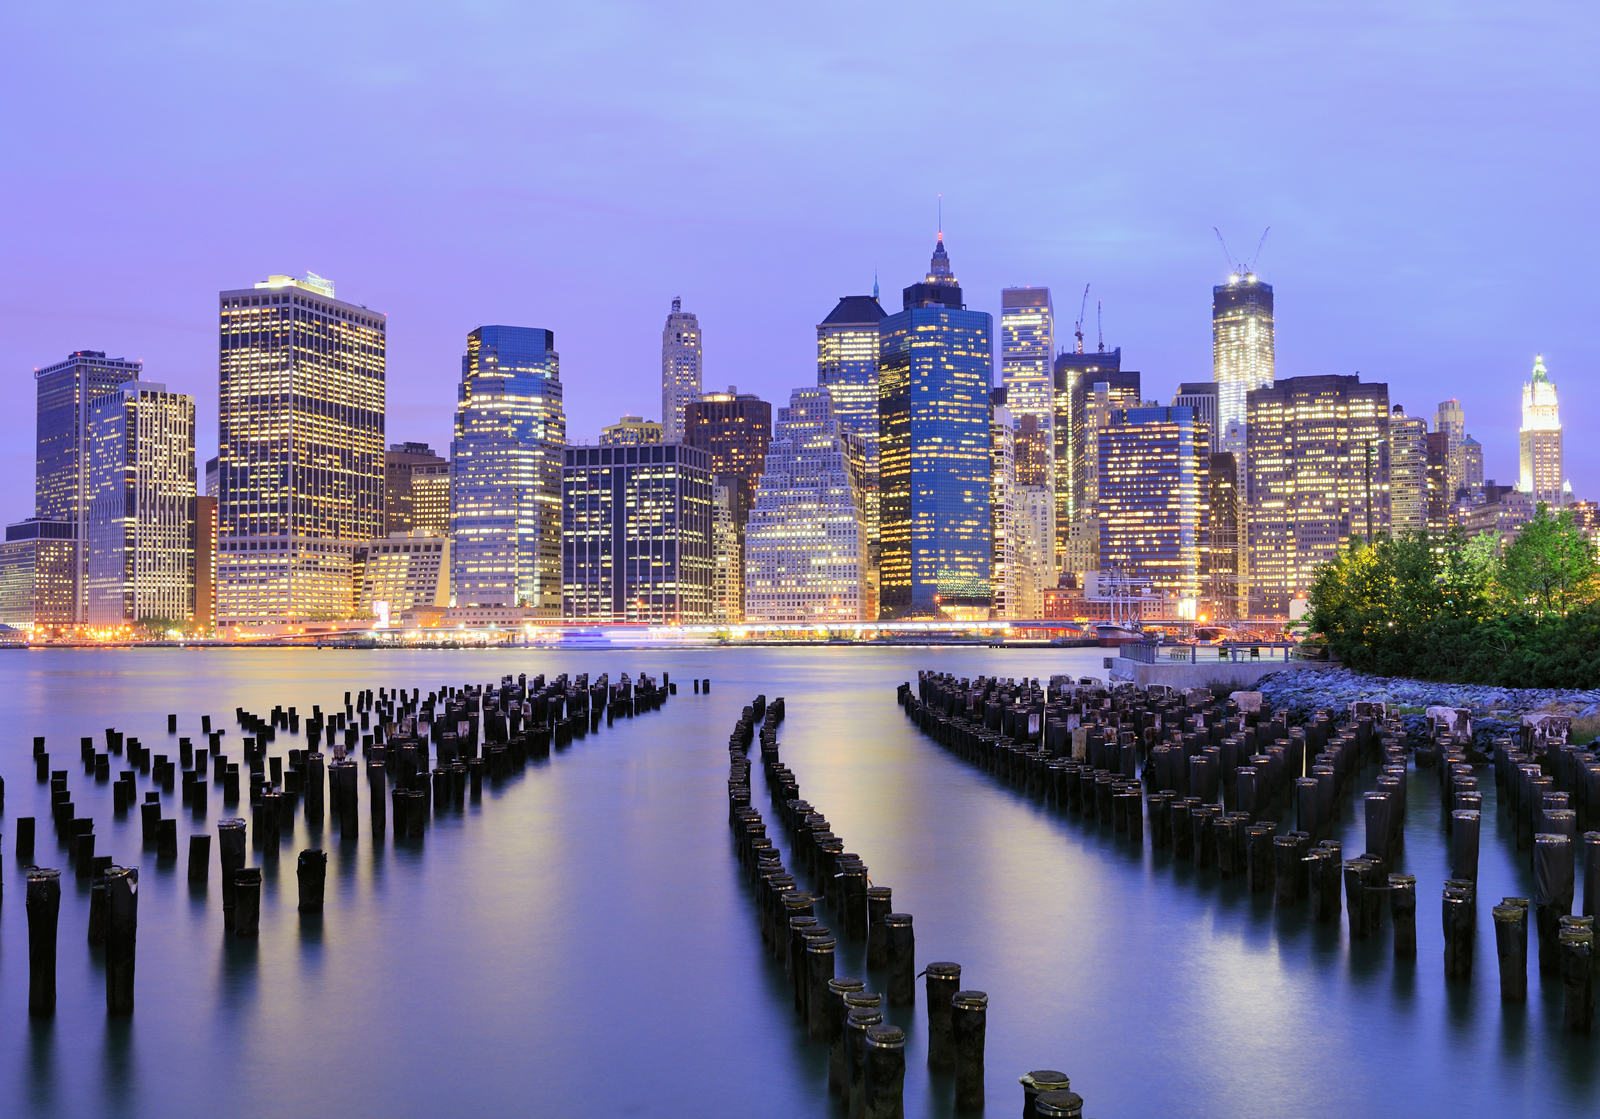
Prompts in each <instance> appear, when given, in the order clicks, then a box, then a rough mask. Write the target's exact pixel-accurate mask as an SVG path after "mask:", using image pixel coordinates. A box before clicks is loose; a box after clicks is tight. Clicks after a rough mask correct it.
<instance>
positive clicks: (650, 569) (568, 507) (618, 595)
mask: <svg viewBox="0 0 1600 1119" xmlns="http://www.w3.org/2000/svg"><path fill="white" fill-rule="evenodd" d="M565 454H566V462H565V468H564V469H563V471H562V480H561V485H562V545H561V546H562V616H563V617H565V618H568V619H571V620H579V621H591V622H597V623H606V622H643V623H647V624H650V625H688V624H691V623H696V624H698V623H707V622H710V621H712V620H713V618H714V604H713V601H712V580H713V576H714V560H713V558H712V538H711V537H712V510H711V495H712V482H713V478H712V474H711V456H710V455H708V454H707V453H706V452H704V451H701V450H697V449H695V448H694V447H687V446H684V445H683V444H681V443H667V444H661V445H650V446H636V447H568V448H566V452H565Z"/></svg>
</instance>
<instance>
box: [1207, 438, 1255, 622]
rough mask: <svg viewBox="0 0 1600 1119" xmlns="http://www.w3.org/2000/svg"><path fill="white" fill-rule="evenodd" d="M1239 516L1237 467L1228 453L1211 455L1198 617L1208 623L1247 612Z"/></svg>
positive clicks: (1241, 507)
mask: <svg viewBox="0 0 1600 1119" xmlns="http://www.w3.org/2000/svg"><path fill="white" fill-rule="evenodd" d="M1242 513H1243V503H1242V502H1241V501H1240V500H1239V467H1238V464H1237V463H1235V462H1234V459H1233V455H1231V454H1229V453H1228V452H1226V451H1215V452H1213V453H1212V454H1210V455H1209V456H1207V458H1206V507H1205V517H1206V530H1205V532H1204V534H1203V536H1202V545H1201V555H1200V593H1201V595H1202V596H1203V597H1204V599H1205V606H1206V609H1204V610H1202V611H1201V616H1202V617H1203V618H1207V619H1209V620H1210V621H1214V622H1227V621H1233V620H1235V619H1238V618H1242V617H1245V616H1246V615H1247V613H1248V612H1249V602H1248V601H1247V600H1246V599H1245V597H1244V595H1243V593H1242V591H1243V588H1244V582H1243V580H1242V579H1241V578H1240V572H1241V570H1242V568H1241V563H1242V562H1243V550H1242V549H1241V548H1240V546H1239V536H1240V533H1239V523H1240V517H1241V514H1242Z"/></svg>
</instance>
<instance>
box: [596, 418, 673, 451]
mask: <svg viewBox="0 0 1600 1119" xmlns="http://www.w3.org/2000/svg"><path fill="white" fill-rule="evenodd" d="M661 434H662V433H661V425H660V424H658V423H656V421H655V420H647V419H645V418H644V417H643V416H623V417H622V418H621V419H620V420H618V421H617V422H616V423H614V424H610V425H608V426H606V427H603V428H601V429H600V445H601V446H602V447H639V446H643V445H644V444H646V443H659V442H661Z"/></svg>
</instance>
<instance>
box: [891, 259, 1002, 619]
mask: <svg viewBox="0 0 1600 1119" xmlns="http://www.w3.org/2000/svg"><path fill="white" fill-rule="evenodd" d="M903 299H904V309H903V310H901V311H899V312H898V313H896V314H893V315H890V316H888V317H887V318H885V319H884V320H883V322H882V323H881V324H880V328H879V346H878V458H879V485H880V490H881V495H882V496H881V498H880V505H879V516H880V520H881V529H880V535H881V541H882V547H881V553H880V568H879V595H880V603H881V614H882V616H883V618H885V619H897V618H927V617H937V616H939V615H941V614H942V615H946V616H950V617H958V618H972V619H979V620H981V619H986V618H987V617H988V615H989V607H990V586H989V563H990V552H991V548H992V541H991V536H990V531H991V526H990V518H989V484H990V459H989V389H990V382H991V380H992V377H993V362H994V359H993V356H992V355H993V352H994V349H993V335H994V326H993V319H992V318H991V317H990V316H989V315H988V314H986V313H984V312H982V311H969V310H967V308H966V305H965V304H963V303H962V302H961V286H960V284H958V283H957V282H956V278H955V276H954V274H953V273H952V272H951V269H950V257H949V256H948V254H946V252H945V247H944V238H943V236H942V235H941V236H940V238H939V241H938V243H937V245H936V246H935V248H934V251H933V260H932V263H931V265H930V267H929V269H928V274H927V276H926V277H925V278H924V279H923V281H922V282H921V283H917V284H912V285H911V286H910V287H908V288H906V289H905V292H904V297H903Z"/></svg>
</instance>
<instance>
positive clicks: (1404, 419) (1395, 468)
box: [1389, 404, 1444, 536]
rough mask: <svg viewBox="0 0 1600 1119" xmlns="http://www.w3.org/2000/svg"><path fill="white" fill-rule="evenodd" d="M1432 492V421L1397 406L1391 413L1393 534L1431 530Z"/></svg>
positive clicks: (1390, 470)
mask: <svg viewBox="0 0 1600 1119" xmlns="http://www.w3.org/2000/svg"><path fill="white" fill-rule="evenodd" d="M1440 435H1441V436H1443V435H1444V433H1443V432H1441V433H1440ZM1428 492H1429V490H1428V421H1427V420H1425V419H1423V418H1422V417H1420V416H1408V415H1406V410H1405V408H1403V407H1402V406H1401V405H1399V404H1396V405H1395V406H1394V408H1393V409H1392V410H1391V411H1390V413H1389V523H1390V526H1391V527H1390V530H1389V531H1390V532H1392V533H1393V534H1394V535H1395V536H1400V535H1401V534H1402V533H1407V532H1424V531H1426V530H1427V528H1428Z"/></svg>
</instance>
